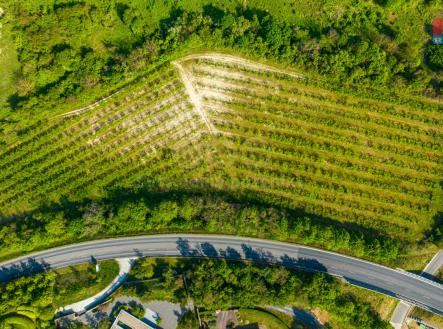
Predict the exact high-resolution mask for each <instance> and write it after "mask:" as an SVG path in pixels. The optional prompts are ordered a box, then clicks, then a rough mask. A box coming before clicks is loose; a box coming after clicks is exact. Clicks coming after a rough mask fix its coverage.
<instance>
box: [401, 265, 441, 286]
mask: <svg viewBox="0 0 443 329" xmlns="http://www.w3.org/2000/svg"><path fill="white" fill-rule="evenodd" d="M396 271H397V272H400V273H402V274H404V275H407V276H409V277H411V278H414V279H417V280H420V281H422V282H425V283H428V284H430V285H432V286H434V287H437V288H439V289H442V290H443V284H441V283H438V282H436V281H433V280H430V279H427V278H425V277H424V276H421V275H418V274H415V273H411V272H408V271H405V270H403V269H401V268H397V269H396Z"/></svg>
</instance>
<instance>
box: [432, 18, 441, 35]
mask: <svg viewBox="0 0 443 329" xmlns="http://www.w3.org/2000/svg"><path fill="white" fill-rule="evenodd" d="M432 34H433V35H434V36H440V35H442V34H443V18H434V20H433V21H432Z"/></svg>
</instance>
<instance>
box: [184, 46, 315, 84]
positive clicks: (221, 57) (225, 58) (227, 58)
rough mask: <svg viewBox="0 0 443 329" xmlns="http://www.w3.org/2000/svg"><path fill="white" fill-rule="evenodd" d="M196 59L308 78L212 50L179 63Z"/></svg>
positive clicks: (186, 57) (186, 58) (187, 57)
mask: <svg viewBox="0 0 443 329" xmlns="http://www.w3.org/2000/svg"><path fill="white" fill-rule="evenodd" d="M195 59H208V60H212V61H215V62H224V63H229V64H237V65H243V66H246V67H249V68H252V69H255V70H258V71H268V72H275V73H280V74H285V75H288V76H291V77H294V78H297V79H304V80H306V79H308V78H307V77H306V76H304V75H302V74H299V73H295V72H291V71H289V70H283V69H279V68H276V67H272V66H269V65H266V64H261V63H257V62H254V61H251V60H249V59H245V58H242V57H237V56H233V55H227V54H220V53H212V52H209V53H201V54H193V55H188V56H185V57H182V58H180V59H179V61H178V63H182V62H185V61H189V60H195Z"/></svg>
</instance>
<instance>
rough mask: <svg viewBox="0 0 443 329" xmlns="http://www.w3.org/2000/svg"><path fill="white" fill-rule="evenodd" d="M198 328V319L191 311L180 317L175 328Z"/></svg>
mask: <svg viewBox="0 0 443 329" xmlns="http://www.w3.org/2000/svg"><path fill="white" fill-rule="evenodd" d="M194 328H198V320H197V319H196V318H195V316H194V313H193V312H187V313H185V314H184V315H183V317H182V318H181V320H180V322H179V324H178V326H177V329H194Z"/></svg>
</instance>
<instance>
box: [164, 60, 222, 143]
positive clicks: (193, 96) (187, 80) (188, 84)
mask: <svg viewBox="0 0 443 329" xmlns="http://www.w3.org/2000/svg"><path fill="white" fill-rule="evenodd" d="M181 62H182V61H181V60H180V61H174V62H172V64H173V65H174V66H175V67H176V68H177V70H178V72H179V74H180V77H181V79H182V82H183V84H184V85H185V88H186V91H187V93H188V95H189V98H190V100H191V102H192V104H193V105H194V107H195V110H196V112H197V113H198V114H199V115H200V117H201V118H202V120H203V122H204V123H205V124H206V126H207V127H208V130H209V132H210V133H211V134H213V135H214V134H215V133H216V129H215V127H214V126H213V124H212V123H211V121H210V120H209V118H208V116H207V114H206V112H205V110H204V109H203V106H202V104H201V99H200V96H199V95H198V94H197V91H196V90H195V89H194V86H193V84H192V81H191V74H190V73H189V72H188V71H187V70H186V69H185V68H184V67H183V65H182V64H181Z"/></svg>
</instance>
